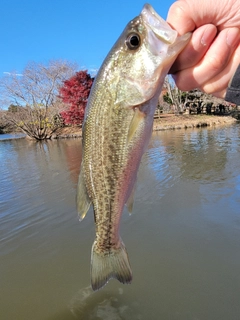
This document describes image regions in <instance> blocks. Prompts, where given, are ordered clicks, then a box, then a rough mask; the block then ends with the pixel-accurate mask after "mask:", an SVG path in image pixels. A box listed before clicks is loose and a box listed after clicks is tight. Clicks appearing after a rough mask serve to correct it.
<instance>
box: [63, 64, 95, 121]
mask: <svg viewBox="0 0 240 320" xmlns="http://www.w3.org/2000/svg"><path fill="white" fill-rule="evenodd" d="M93 80H94V78H92V77H91V76H90V74H88V73H87V71H86V70H85V71H79V72H76V74H75V75H74V76H72V77H71V78H70V79H68V80H65V81H64V82H63V86H62V87H61V88H60V90H59V94H60V98H61V99H62V101H63V102H64V103H66V104H67V105H68V108H67V109H66V110H65V111H62V112H61V116H62V118H63V120H64V124H72V125H79V124H82V122H83V118H84V112H85V108H86V105H87V99H88V96H89V93H90V89H91V87H92V84H93Z"/></svg>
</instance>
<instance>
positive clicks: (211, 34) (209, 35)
mask: <svg viewBox="0 0 240 320" xmlns="http://www.w3.org/2000/svg"><path fill="white" fill-rule="evenodd" d="M216 34H217V28H216V27H215V26H214V25H209V26H207V27H206V29H205V30H204V32H203V35H202V38H201V44H202V45H203V46H207V45H209V44H210V43H211V42H212V41H213V39H214V38H215V36H216Z"/></svg>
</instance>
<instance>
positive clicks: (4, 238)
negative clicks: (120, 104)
mask: <svg viewBox="0 0 240 320" xmlns="http://www.w3.org/2000/svg"><path fill="white" fill-rule="evenodd" d="M239 138H240V127H239V126H238V125H236V126H232V127H228V128H218V129H199V130H186V131H185V130H179V131H166V132H158V133H154V134H153V137H152V139H151V142H150V145H149V148H148V150H147V152H146V154H145V155H144V157H143V160H142V164H141V168H140V171H139V175H138V183H137V190H136V197H135V203H134V208H133V212H134V214H133V215H131V216H129V215H128V214H126V213H124V215H123V217H122V221H121V235H122V238H123V240H124V243H125V244H126V246H127V249H128V253H129V258H130V262H131V265H132V269H133V276H134V278H133V283H132V284H131V285H125V286H124V285H121V284H120V283H118V282H117V281H114V280H113V281H110V283H109V284H108V285H107V286H106V287H104V288H103V289H102V290H100V291H99V292H96V293H93V292H92V291H91V289H90V287H89V283H90V279H89V277H90V276H89V273H90V272H89V269H90V251H91V246H92V243H93V240H94V222H93V214H92V212H89V213H88V214H87V216H86V218H85V219H84V220H83V221H82V222H81V223H79V221H78V217H77V213H76V208H75V195H76V184H77V180H78V174H79V168H80V163H81V141H80V140H78V139H76V140H75V139H70V140H61V141H48V142H43V143H36V142H33V141H27V140H25V139H18V140H5V141H0V161H1V167H0V175H1V180H0V184H1V187H0V190H1V192H0V259H1V263H0V274H1V280H0V281H1V282H0V283H1V290H0V319H10V320H11V319H18V320H23V319H24V320H25V319H34V320H38V319H39V320H40V319H41V320H43V319H46V320H71V319H84V320H88V319H94V320H97V319H104V320H108V319H111V320H118V319H123V320H130V319H131V320H135V319H151V320H155V319H164V320H165V319H170V320H175V319H176V320H179V319H180V320H196V319H198V320H206V319H211V320H214V319H217V320H226V319H234V320H235V319H236V320H237V319H240V306H239V296H240V273H239V270H240V255H239V251H240V214H239V213H240V211H239V207H240V196H239V191H240V161H239V159H240V139H239Z"/></svg>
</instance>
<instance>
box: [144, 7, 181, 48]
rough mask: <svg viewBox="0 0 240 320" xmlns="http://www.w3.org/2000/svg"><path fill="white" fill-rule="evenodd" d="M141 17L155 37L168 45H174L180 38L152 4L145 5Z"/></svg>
mask: <svg viewBox="0 0 240 320" xmlns="http://www.w3.org/2000/svg"><path fill="white" fill-rule="evenodd" d="M141 16H142V19H143V22H144V23H145V24H146V25H147V26H148V27H149V28H150V29H151V30H152V31H153V32H154V33H155V35H156V36H157V37H158V38H159V39H160V40H162V41H164V42H165V43H167V44H173V43H174V42H175V41H176V39H177V36H178V33H177V31H175V30H173V29H172V28H171V27H170V26H169V24H168V23H167V22H166V21H165V20H164V19H163V18H162V17H160V16H159V14H158V13H157V12H156V11H155V10H154V9H153V7H152V6H151V5H150V4H148V3H147V4H145V5H144V7H143V9H142V12H141Z"/></svg>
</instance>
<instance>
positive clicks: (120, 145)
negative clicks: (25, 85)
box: [77, 4, 190, 290]
mask: <svg viewBox="0 0 240 320" xmlns="http://www.w3.org/2000/svg"><path fill="white" fill-rule="evenodd" d="M189 38H190V35H189V34H186V35H183V36H181V37H178V35H177V32H176V31H175V30H173V29H171V27H170V26H169V25H168V24H167V22H166V21H164V20H163V19H162V18H161V17H160V16H159V15H158V14H157V13H156V12H155V11H154V9H153V8H152V7H151V6H150V5H149V4H146V5H145V6H144V8H143V10H142V12H141V14H140V15H139V16H137V17H136V18H135V19H133V20H132V21H130V22H129V23H128V25H127V26H126V28H125V30H124V31H123V33H122V35H121V36H120V38H119V39H118V40H117V42H116V43H115V45H114V46H113V48H112V49H111V51H110V52H109V54H108V56H107V57H106V59H105V60H104V62H103V64H102V66H101V68H100V70H99V72H98V74H97V76H96V78H95V81H94V84H93V87H92V89H91V92H90V96H89V99H88V104H87V108H86V112H85V119H84V124H83V159H82V164H81V171H80V176H79V182H78V191H77V207H78V212H79V215H80V219H83V218H84V217H85V215H86V213H87V211H88V209H89V207H90V205H91V204H92V205H93V209H94V218H95V226H96V239H95V241H94V244H93V247H92V257H91V284H92V288H93V290H98V289H100V288H101V287H102V286H104V285H105V284H106V283H107V282H108V280H109V279H111V278H116V279H118V280H119V281H120V282H122V283H130V282H131V280H132V271H131V267H130V264H129V260H128V255H127V252H126V249H125V246H124V244H123V242H122V240H121V238H120V235H119V223H120V218H121V214H122V211H123V208H124V205H125V204H126V203H127V205H128V208H129V210H130V211H131V209H132V199H133V190H134V185H135V181H136V177H137V171H138V167H139V164H140V160H141V157H142V155H143V153H144V151H145V150H146V147H147V145H148V142H149V139H150V136H151V132H152V126H153V116H154V112H155V108H156V106H157V102H158V97H159V95H160V92H161V88H162V85H163V82H164V78H165V76H166V74H167V72H168V70H169V68H170V67H171V65H172V64H173V62H174V60H175V59H176V57H177V55H178V54H179V52H180V51H181V50H182V49H183V48H184V47H185V45H186V44H187V42H188V40H189Z"/></svg>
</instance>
